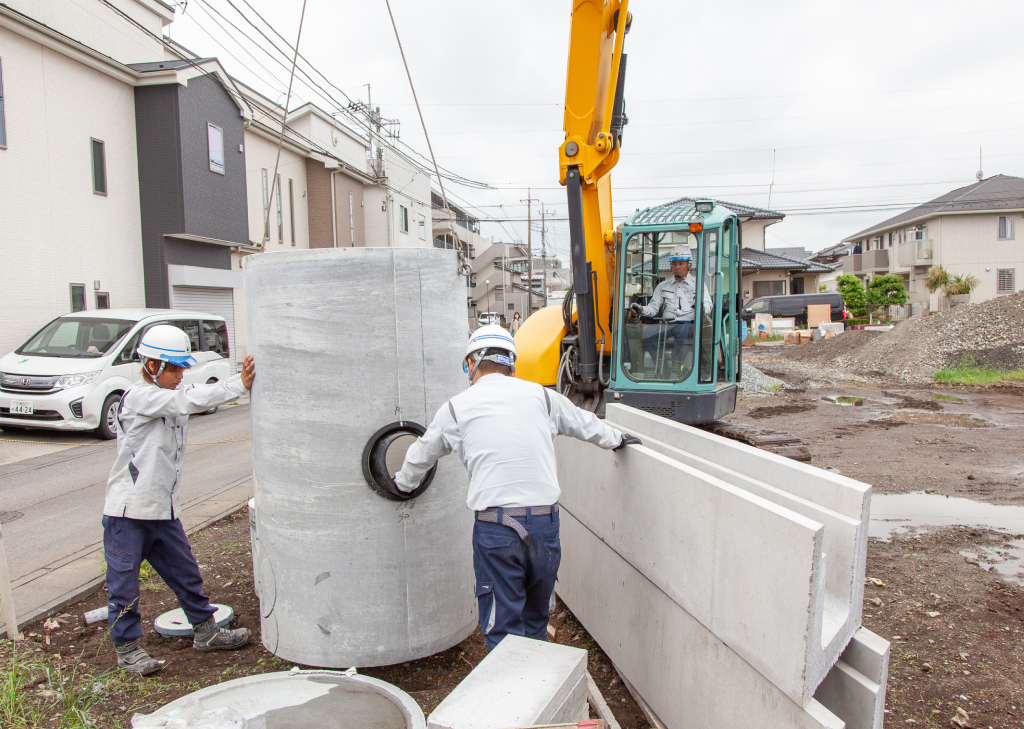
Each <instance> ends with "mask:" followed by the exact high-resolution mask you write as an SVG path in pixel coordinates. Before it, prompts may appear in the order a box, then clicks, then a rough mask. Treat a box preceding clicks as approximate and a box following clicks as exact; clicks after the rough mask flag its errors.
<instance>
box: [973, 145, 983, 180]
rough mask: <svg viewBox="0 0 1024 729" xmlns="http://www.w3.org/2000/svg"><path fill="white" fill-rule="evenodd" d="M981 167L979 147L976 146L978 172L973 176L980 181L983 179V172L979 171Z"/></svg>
mask: <svg viewBox="0 0 1024 729" xmlns="http://www.w3.org/2000/svg"><path fill="white" fill-rule="evenodd" d="M981 168H982V164H981V147H978V174H976V175H975V177H977V178H978V182H981V181H982V180H983V179H985V174H984V173H983V172H982V171H981Z"/></svg>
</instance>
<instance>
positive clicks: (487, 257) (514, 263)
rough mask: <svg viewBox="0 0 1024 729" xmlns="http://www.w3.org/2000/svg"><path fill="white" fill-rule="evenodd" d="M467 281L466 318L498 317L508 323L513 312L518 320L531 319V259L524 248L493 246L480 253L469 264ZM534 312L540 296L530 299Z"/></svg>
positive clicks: (509, 244) (511, 245)
mask: <svg viewBox="0 0 1024 729" xmlns="http://www.w3.org/2000/svg"><path fill="white" fill-rule="evenodd" d="M470 265H472V267H473V274H472V275H471V276H470V277H469V288H468V292H469V293H468V297H467V298H468V304H469V316H470V318H475V317H476V315H477V314H478V313H482V312H489V313H497V314H500V315H501V316H502V318H503V319H504V320H505V321H506V322H508V321H512V317H513V316H514V315H515V313H516V312H518V313H519V316H520V318H521V319H526V318H527V317H528V316H529V315H530V298H531V293H530V286H529V276H530V256H529V252H528V251H527V250H526V246H523V245H516V244H513V243H503V242H501V241H499V242H497V243H494V244H492V245H490V246H488V247H487V248H485V249H483V250H482V251H481V252H480V253H479V254H477V256H476V257H475V258H474V259H473V261H472V262H471V264H470ZM532 298H533V300H534V307H533V308H534V310H536V309H537V307H538V306H539V304H540V299H541V296H540V293H539V291H538V292H537V293H534V294H533V295H532Z"/></svg>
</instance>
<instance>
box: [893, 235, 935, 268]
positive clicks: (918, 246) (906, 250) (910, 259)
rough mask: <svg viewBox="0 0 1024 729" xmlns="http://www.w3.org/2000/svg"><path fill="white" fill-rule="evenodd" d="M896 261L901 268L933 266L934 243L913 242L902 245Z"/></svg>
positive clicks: (928, 241)
mask: <svg viewBox="0 0 1024 729" xmlns="http://www.w3.org/2000/svg"><path fill="white" fill-rule="evenodd" d="M896 260H898V261H899V264H900V265H901V266H930V265H931V264H932V242H931V241H930V240H912V241H908V242H906V243H900V246H899V250H898V251H897V256H896Z"/></svg>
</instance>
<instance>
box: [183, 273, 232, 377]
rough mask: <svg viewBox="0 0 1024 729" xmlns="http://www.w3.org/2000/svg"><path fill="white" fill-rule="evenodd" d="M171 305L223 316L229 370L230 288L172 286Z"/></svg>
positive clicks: (230, 337) (230, 336) (230, 333)
mask: <svg viewBox="0 0 1024 729" xmlns="http://www.w3.org/2000/svg"><path fill="white" fill-rule="evenodd" d="M172 295H173V296H174V301H172V302H171V307H172V308H175V309H183V310H185V311H198V312H203V313H209V314H216V315H217V316H222V317H224V321H225V322H227V325H228V345H229V346H230V348H231V357H230V358H229V359H230V360H231V371H232V373H234V372H235V371H236V370H237V368H236V366H235V300H234V295H233V294H232V289H219V288H212V287H208V286H173V287H172Z"/></svg>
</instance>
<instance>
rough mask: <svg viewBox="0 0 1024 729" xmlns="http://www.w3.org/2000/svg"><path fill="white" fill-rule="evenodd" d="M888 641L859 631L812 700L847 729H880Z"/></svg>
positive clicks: (887, 662) (886, 672)
mask: <svg viewBox="0 0 1024 729" xmlns="http://www.w3.org/2000/svg"><path fill="white" fill-rule="evenodd" d="M889 651H890V645H889V641H887V640H886V639H885V638H882V637H881V636H878V635H875V634H874V633H872V632H871V631H870V630H868V629H867V628H861V629H860V630H858V631H857V632H856V633H855V634H854V636H853V640H851V641H850V644H849V645H848V646H847V647H846V650H844V651H843V655H842V657H841V658H840V660H839V661H838V662H837V663H836V665H835V666H834V667H833V669H832V670H831V671H829V673H828V675H827V676H825V680H824V681H822V682H821V685H820V686H819V687H818V690H817V691H816V692H815V693H814V698H815V699H817V700H818V701H819V702H820V703H821V704H823V705H824V706H827V707H828V708H829V709H831V710H832V711H833V712H834V713H836V714H837V715H839V716H842V717H843V719H845V720H846V724H847V727H848V728H849V729H882V723H883V721H884V719H885V685H886V681H887V679H888V676H889Z"/></svg>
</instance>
